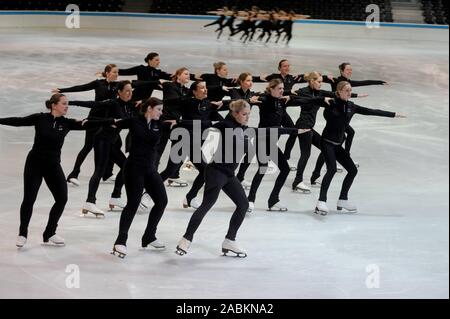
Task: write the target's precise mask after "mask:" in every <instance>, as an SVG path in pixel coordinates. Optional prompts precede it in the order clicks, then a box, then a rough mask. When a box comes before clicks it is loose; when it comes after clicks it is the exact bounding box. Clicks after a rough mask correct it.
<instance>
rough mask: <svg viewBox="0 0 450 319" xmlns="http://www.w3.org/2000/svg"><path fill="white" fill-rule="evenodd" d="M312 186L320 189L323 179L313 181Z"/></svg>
mask: <svg viewBox="0 0 450 319" xmlns="http://www.w3.org/2000/svg"><path fill="white" fill-rule="evenodd" d="M311 186H312V187H314V188H320V187H321V186H322V180H321V179H315V180H312V179H311Z"/></svg>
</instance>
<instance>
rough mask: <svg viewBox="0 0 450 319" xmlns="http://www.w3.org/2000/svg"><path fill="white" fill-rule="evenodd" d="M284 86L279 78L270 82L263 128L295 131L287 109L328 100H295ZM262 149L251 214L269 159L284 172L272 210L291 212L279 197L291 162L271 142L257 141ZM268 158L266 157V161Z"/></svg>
mask: <svg viewBox="0 0 450 319" xmlns="http://www.w3.org/2000/svg"><path fill="white" fill-rule="evenodd" d="M283 92H284V85H283V82H282V81H281V80H280V79H275V80H272V81H270V82H269V85H268V87H267V90H266V94H264V95H263V96H261V97H259V100H260V101H261V104H260V105H259V115H260V122H259V126H258V127H260V128H281V127H285V128H293V127H294V125H292V126H290V125H289V126H287V125H285V124H284V123H286V120H285V119H286V117H287V112H286V108H287V107H288V106H299V105H307V104H309V103H318V102H322V101H323V100H324V98H314V99H309V98H299V97H296V98H295V100H291V99H290V97H289V96H283ZM256 144H257V148H258V154H257V155H258V164H259V170H258V171H257V173H256V175H255V177H254V178H253V181H252V186H251V188H250V193H249V195H248V200H249V202H250V208H249V212H251V211H253V209H254V202H255V199H256V193H257V191H258V188H259V186H260V185H261V182H262V179H263V178H264V176H265V174H266V173H267V169H268V165H269V163H268V160H271V161H272V162H274V163H275V165H277V166H278V168H279V169H280V173H279V175H278V177H277V179H276V182H275V185H274V187H273V190H272V193H271V194H270V197H269V199H268V207H269V210H270V211H287V208H286V207H285V206H284V205H282V204H281V203H280V199H279V195H280V191H281V189H282V187H283V185H284V183H285V182H286V179H287V177H288V175H289V172H290V169H289V165H288V162H287V160H286V158H285V156H284V154H283V152H282V151H281V150H280V149H279V148H278V146H277V145H276V144H275V145H274V142H273V141H271V140H270V139H263V140H258V141H257V143H256ZM263 145H265V154H263V152H262V151H261V147H263ZM264 155H265V157H266V158H263V156H264Z"/></svg>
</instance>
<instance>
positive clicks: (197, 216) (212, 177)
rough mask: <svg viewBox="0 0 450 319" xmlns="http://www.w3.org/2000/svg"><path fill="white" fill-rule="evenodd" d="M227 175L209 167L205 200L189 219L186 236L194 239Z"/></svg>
mask: <svg viewBox="0 0 450 319" xmlns="http://www.w3.org/2000/svg"><path fill="white" fill-rule="evenodd" d="M227 180H228V178H227V176H225V175H224V173H222V172H220V171H218V170H216V169H214V168H212V167H208V168H207V169H206V172H205V192H204V195H203V201H202V204H201V205H200V207H199V208H198V209H197V210H196V211H195V212H194V214H193V215H192V217H191V220H190V221H189V225H188V228H187V230H186V233H185V234H184V236H183V237H184V238H185V239H187V240H189V241H192V239H193V238H194V234H195V232H196V231H197V229H198V227H199V226H200V224H201V222H202V220H203V218H204V217H205V215H206V214H207V213H208V211H209V210H210V209H211V208H212V207H213V206H214V204H215V203H216V201H217V199H218V198H219V194H220V191H221V190H222V188H223V186H224V185H225V184H226V183H227Z"/></svg>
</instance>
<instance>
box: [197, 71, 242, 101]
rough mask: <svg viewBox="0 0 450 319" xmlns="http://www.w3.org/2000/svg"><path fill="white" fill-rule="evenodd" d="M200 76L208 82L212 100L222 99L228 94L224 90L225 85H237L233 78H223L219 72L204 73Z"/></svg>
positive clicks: (207, 85) (209, 94)
mask: <svg viewBox="0 0 450 319" xmlns="http://www.w3.org/2000/svg"><path fill="white" fill-rule="evenodd" d="M200 78H201V79H202V80H203V81H205V82H206V88H207V89H208V97H209V99H210V100H211V101H222V99H223V98H224V96H225V95H226V92H225V91H223V90H222V88H223V87H224V86H226V87H234V86H236V82H235V81H234V80H233V79H225V78H221V77H220V76H218V75H217V74H209V73H207V74H202V75H201V76H200Z"/></svg>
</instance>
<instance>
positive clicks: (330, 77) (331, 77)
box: [327, 75, 334, 83]
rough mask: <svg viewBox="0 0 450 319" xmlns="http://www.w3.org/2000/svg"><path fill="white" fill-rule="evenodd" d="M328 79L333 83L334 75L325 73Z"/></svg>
mask: <svg viewBox="0 0 450 319" xmlns="http://www.w3.org/2000/svg"><path fill="white" fill-rule="evenodd" d="M327 78H328V80H330V81H331V82H333V83H334V77H333V76H332V75H327Z"/></svg>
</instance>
